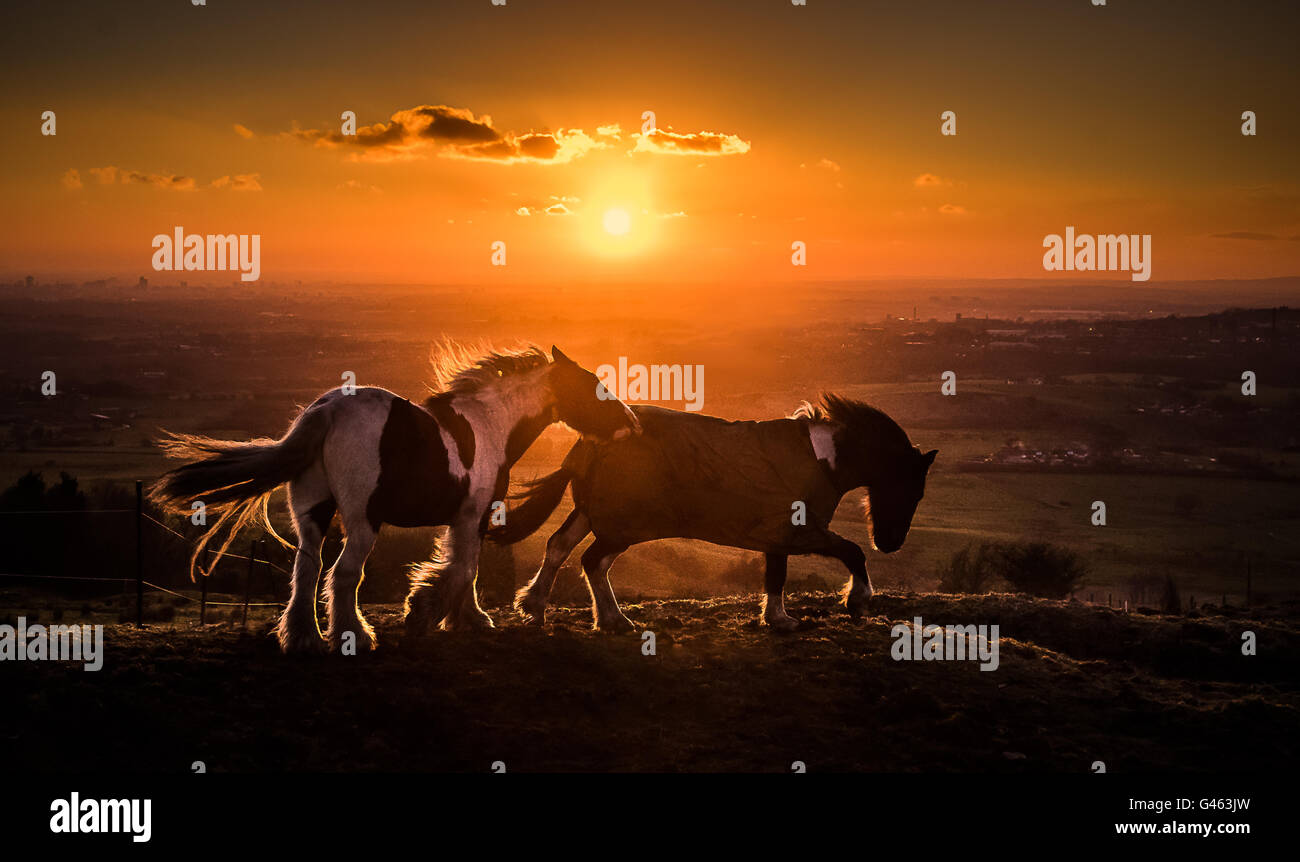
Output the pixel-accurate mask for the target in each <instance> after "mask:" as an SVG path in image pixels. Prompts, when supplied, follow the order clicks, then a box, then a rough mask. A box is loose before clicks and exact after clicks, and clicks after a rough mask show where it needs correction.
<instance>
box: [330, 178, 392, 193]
mask: <svg viewBox="0 0 1300 862" xmlns="http://www.w3.org/2000/svg"><path fill="white" fill-rule="evenodd" d="M338 188H340V189H343V190H345V191H355V192H371V193H372V194H377V195H379V194H383V193H384V190H383V189H381V188H380V187H379V186H372V185H369V184H367V183H363V182H361V181H360V180H348V181H347V182H343V183H339V184H338Z"/></svg>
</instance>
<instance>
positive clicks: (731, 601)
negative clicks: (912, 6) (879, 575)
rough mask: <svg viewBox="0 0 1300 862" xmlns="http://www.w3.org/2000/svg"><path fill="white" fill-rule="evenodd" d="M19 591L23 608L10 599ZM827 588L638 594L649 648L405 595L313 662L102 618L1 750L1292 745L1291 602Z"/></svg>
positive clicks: (221, 755) (127, 758)
mask: <svg viewBox="0 0 1300 862" xmlns="http://www.w3.org/2000/svg"><path fill="white" fill-rule="evenodd" d="M16 601H17V602H21V603H24V604H26V605H27V606H29V607H30V606H31V605H32V604H33V603H34V601H35V600H34V599H33V597H30V596H16V595H14V594H12V593H11V594H8V595H5V596H3V597H0V602H3V604H4V605H5V606H6V607H10V608H12V607H14V603H15V602H16ZM833 601H834V597H833V596H832V595H831V594H828V593H801V594H798V595H796V596H794V597H792V599H791V600H790V602H789V606H790V609H791V611H792V613H794V614H795V615H796V616H800V617H802V618H803V620H804V623H803V626H802V628H801V630H800V631H797V632H794V633H791V634H786V635H779V634H775V633H773V632H771V631H770V630H768V629H766V628H760V627H758V626H757V625H756V623H755V617H756V607H757V605H756V597H755V596H734V597H721V598H714V599H708V600H675V601H652V602H645V603H642V604H637V605H632V606H630V607H627V608H626V610H627V613H628V615H629V617H631V618H632V619H633V620H635V621H637V622H638V623H639V624H640V625H641V626H642V628H643V629H645V630H649V631H653V632H654V633H655V635H656V655H653V656H647V655H643V654H642V640H641V639H640V638H639V637H637V636H610V635H599V634H594V633H591V632H590V631H588V630H587V627H588V626H589V624H590V615H589V611H588V610H586V609H576V608H561V609H559V610H558V611H556V612H554V613H553V615H552V618H551V622H549V623H548V625H547V626H546V627H545V628H544V629H532V628H527V627H523V626H521V625H519V623H518V622H517V621H516V620H514V619H512V618H511V617H510V615H508V614H505V613H504V612H497V613H495V614H494V617H495V618H496V620H497V623H498V625H499V626H501V627H500V628H498V629H496V630H494V631H488V632H482V633H438V634H436V635H434V636H431V637H429V638H422V639H418V640H411V641H407V640H405V639H404V637H403V635H402V633H401V630H400V624H399V620H398V608H397V607H396V606H392V605H387V606H378V607H371V608H368V609H367V610H368V613H369V616H370V619H371V620H372V621H373V622H375V623H376V624H377V627H378V630H379V636H380V647H379V649H378V650H377V651H376V652H374V653H372V654H367V655H363V656H356V657H343V656H329V657H322V658H313V659H297V658H286V657H283V656H281V655H279V653H278V652H277V650H276V648H275V644H274V642H273V641H272V640H271V639H270V638H269V637H267V636H265V631H264V629H265V625H266V617H265V616H257V617H255V619H254V620H253V621H252V622H250V630H249V631H247V632H246V631H245V630H243V629H242V628H241V627H239V625H238V624H237V623H235V622H230V621H225V622H221V623H209V624H208V625H207V626H205V627H203V628H199V627H197V626H196V625H195V624H194V622H193V620H192V617H188V616H181V617H178V618H177V619H176V620H175V621H174V622H173V623H171V624H169V625H166V626H159V625H148V626H146V627H145V628H144V629H143V630H136V629H135V628H134V626H132V625H126V624H117V623H110V624H109V627H108V631H107V632H106V635H105V638H106V643H107V659H106V661H105V664H104V668H103V670H101V671H99V672H98V673H86V672H83V671H82V670H80V668H79V667H75V666H71V665H68V664H61V663H40V664H36V663H29V664H19V663H14V664H11V665H10V666H9V667H8V668H7V669H6V674H7V677H6V686H7V688H8V690H9V692H10V696H9V697H8V698H7V703H6V709H4V710H3V711H0V756H2V757H3V758H4V761H5V763H6V764H7V766H8V767H9V768H10V769H11V770H28V769H32V770H39V771H47V772H48V771H111V772H117V771H149V772H184V771H188V770H190V769H191V768H192V765H193V763H194V761H202V762H203V764H204V765H205V767H206V769H207V770H209V771H213V772H250V771H256V772H277V771H334V770H348V771H351V770H360V771H381V772H382V771H409V770H430V771H436V770H457V771H467V772H487V771H489V770H491V769H492V764H493V763H494V762H497V761H500V762H502V763H504V764H505V769H506V770H507V771H511V772H531V771H548V770H549V771H555V770H572V771H600V772H604V771H634V770H636V771H639V770H649V771H671V772H702V771H719V772H721V771H743V772H788V771H790V770H791V769H792V765H793V764H794V763H795V761H801V762H803V763H804V764H805V765H806V768H807V769H808V771H810V772H838V771H855V770H876V771H912V770H939V771H952V772H1038V771H1054V772H1078V773H1086V772H1089V771H1091V770H1093V769H1094V767H1093V764H1094V762H1096V761H1102V762H1103V763H1104V764H1105V769H1106V770H1107V771H1109V772H1169V771H1172V772H1212V771H1225V772H1233V771H1275V770H1280V769H1285V768H1287V766H1288V765H1289V764H1290V763H1291V762H1292V761H1293V759H1294V757H1295V756H1296V755H1297V753H1300V752H1297V745H1296V738H1295V734H1294V730H1295V727H1296V726H1297V725H1296V722H1297V708H1300V688H1298V687H1297V685H1296V681H1297V680H1298V679H1300V672H1298V671H1300V668H1298V667H1297V665H1298V663H1300V659H1297V655H1300V652H1297V648H1300V629H1298V627H1297V618H1296V617H1297V610H1298V608H1297V606H1296V604H1295V603H1288V604H1285V605H1279V606H1273V607H1267V608H1254V609H1252V610H1251V611H1249V612H1247V611H1244V610H1241V609H1232V608H1228V609H1219V608H1203V609H1201V610H1198V611H1197V612H1196V613H1194V614H1193V615H1190V616H1187V617H1182V616H1179V617H1169V616H1163V615H1159V614H1155V613H1153V612H1149V611H1143V612H1138V611H1136V610H1135V611H1133V612H1131V613H1127V614H1126V613H1123V612H1121V611H1116V610H1112V609H1107V608H1097V607H1088V606H1085V605H1082V604H1079V603H1071V602H1052V601H1045V600H1033V599H1024V598H1019V597H1011V596H1006V595H991V596H985V597H978V598H975V597H966V598H959V597H953V596H945V595H935V594H914V593H911V594H904V593H887V594H883V595H880V596H878V597H877V598H876V599H875V600H873V602H874V604H873V608H872V612H873V614H874V616H872V617H870V618H868V619H865V620H862V621H859V622H852V621H850V620H848V619H847V618H846V617H843V616H841V615H839V614H837V613H836V612H835V610H834V608H833ZM113 604H114V602H113V601H110V602H109V603H108V605H113ZM96 607H97V608H98V607H101V605H100V603H96ZM104 607H107V605H105V606H104ZM114 613H115V612H114ZM187 613H188V612H187ZM915 616H920V617H922V618H923V619H924V620H925V622H926V624H929V623H937V624H940V625H942V624H945V623H951V622H954V621H959V622H961V623H973V624H998V625H1000V626H1001V648H1000V655H999V666H998V668H997V670H996V671H992V672H984V671H981V670H980V669H979V667H978V665H977V663H975V662H960V661H957V662H926V661H894V660H892V659H891V658H890V647H891V644H892V640H891V637H890V632H891V627H892V625H894V624H895V623H897V622H908V623H910V622H911V620H912V618H913V617H915ZM108 618H113V617H112V616H111V615H110V616H109V617H108ZM47 620H48V617H47ZM1245 630H1249V631H1252V632H1254V633H1255V634H1256V636H1257V637H1258V644H1259V651H1258V653H1259V654H1258V655H1256V656H1253V657H1247V656H1243V655H1242V654H1241V650H1240V644H1241V633H1242V632H1243V631H1245Z"/></svg>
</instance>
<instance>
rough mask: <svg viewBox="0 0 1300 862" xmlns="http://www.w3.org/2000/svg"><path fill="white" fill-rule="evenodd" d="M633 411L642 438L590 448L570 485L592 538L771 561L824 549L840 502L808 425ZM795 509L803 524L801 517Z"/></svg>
mask: <svg viewBox="0 0 1300 862" xmlns="http://www.w3.org/2000/svg"><path fill="white" fill-rule="evenodd" d="M633 411H634V412H635V413H636V414H637V418H638V420H639V421H640V422H641V427H642V434H641V435H640V436H638V437H633V438H628V439H626V440H621V441H617V442H614V443H608V444H591V451H590V453H589V455H588V458H589V464H588V466H587V468H586V469H585V470H584V471H583V472H584V474H585V475H584V476H583V477H581V478H579V479H577V480H575V483H574V498H575V500H576V501H577V502H578V504H579V506H580V507H581V508H582V509H583V511H584V512H585V513H586V514H587V516H588V518H590V520H591V523H592V530H593V532H595V534H596V535H597V536H601V537H603V538H608V539H609V540H611V541H614V542H619V543H624V544H635V543H637V542H644V541H650V540H652V539H664V538H692V539H701V540H703V541H708V542H714V543H716V544H721V545H730V546H733V547H740V548H748V549H751V550H759V551H773V552H775V551H782V550H784V551H797V549H798V548H800V547H803V546H812V545H818V546H819V545H820V544H821V543H822V540H823V537H824V531H825V529H826V528H827V527H828V525H829V523H830V519H831V517H832V516H833V515H834V512H835V505H836V504H837V503H838V501H839V495H838V493H836V492H835V490H834V488H833V487H832V485H831V482H830V479H829V477H828V476H827V474H826V471H825V468H824V467H823V466H822V465H821V464H820V463H819V462H818V460H817V457H816V454H815V453H814V452H813V447H812V443H811V441H810V439H809V437H808V425H807V423H806V421H803V420H796V419H773V420H766V421H761V422H753V421H730V420H726V419H719V418H717V417H714V416H703V415H699V414H694V413H686V412H682V411H677V410H667V409H665V408H660V407H647V406H637V407H634V408H633ZM797 504H802V508H803V511H804V513H805V517H803V518H799V517H797V515H798V514H799V511H798V510H799V508H800V507H799V506H798V505H797ZM798 521H802V523H796V522H798Z"/></svg>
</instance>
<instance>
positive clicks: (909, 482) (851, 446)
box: [794, 394, 939, 554]
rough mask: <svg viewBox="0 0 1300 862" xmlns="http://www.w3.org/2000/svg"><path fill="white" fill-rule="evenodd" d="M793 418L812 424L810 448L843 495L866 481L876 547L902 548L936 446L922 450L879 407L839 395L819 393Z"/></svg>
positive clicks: (872, 541)
mask: <svg viewBox="0 0 1300 862" xmlns="http://www.w3.org/2000/svg"><path fill="white" fill-rule="evenodd" d="M794 418H803V419H807V420H810V422H811V423H812V426H811V427H812V431H811V440H812V444H813V451H814V453H816V455H817V457H818V459H819V460H821V461H822V462H823V463H824V464H825V465H826V467H827V468H828V469H829V470H830V473H831V476H832V478H833V481H834V483H835V487H836V489H837V490H838V491H839V492H840V493H841V494H844V493H846V492H848V491H849V490H851V489H853V488H861V487H863V486H866V488H867V500H868V513H869V514H870V516H871V517H870V520H871V543H872V544H873V545H874V546H875V548H876V550H878V551H881V552H883V553H886V554H891V553H893V552H894V551H897V550H898V549H899V548H901V547H902V546H903V540H904V539H906V538H907V531H908V530H909V529H911V526H912V516H913V515H915V514H916V505H917V504H918V503H920V502H921V497H922V496H924V495H925V477H926V474H927V473H928V472H929V470H930V465H931V464H933V463H934V457H935V456H936V455H938V454H939V450H938V449H933V450H931V451H929V452H925V453H922V452H921V450H920V449H918V448H917V447H915V446H913V445H912V441H911V440H909V439H908V438H907V433H906V432H905V431H903V429H902V428H900V427H899V426H898V423H897V422H895V421H894V420H893V419H891V418H890V417H889V416H888V415H887V414H886V413H885V412H884V411H883V410H879V409H877V408H875V407H872V406H871V405H870V404H867V403H866V402H863V401H854V400H852V399H849V398H841V397H840V396H838V395H831V394H827V395H824V396H822V403H821V405H820V406H816V407H814V406H813V405H811V404H807V403H805V404H804V405H803V407H801V408H799V409H798V410H796V411H795V413H794Z"/></svg>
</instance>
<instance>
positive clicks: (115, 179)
mask: <svg viewBox="0 0 1300 862" xmlns="http://www.w3.org/2000/svg"><path fill="white" fill-rule="evenodd" d="M86 173H88V174H90V176H92V177H94V179H95V182H97V183H98V184H99V185H101V186H111V185H124V186H152V187H154V188H156V189H167V190H169V191H176V192H192V191H194V190H195V189H197V188H198V187H199V186H198V183H196V182H195V181H194V178H193V177H187V176H183V175H181V174H153V173H148V172H146V171H133V170H129V169H127V168H119V167H118V166H117V165H105V166H104V167H102V168H90V169H88V170H87V171H86ZM63 185H64V187H66V188H69V189H79V188H81V186H82V180H81V173H80V172H79V171H78V170H77V169H76V168H71V169H69V170H68V172H67V173H65V174H64V175H63ZM209 185H210V186H211V187H212V188H214V189H222V188H229V189H232V190H234V191H241V192H260V191H261V190H262V183H261V175H260V174H234V175H231V176H224V177H219V178H218V179H215V180H213V181H212V182H211V183H209Z"/></svg>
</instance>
